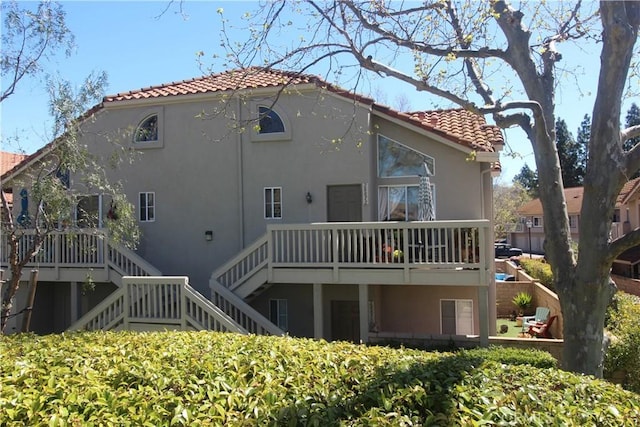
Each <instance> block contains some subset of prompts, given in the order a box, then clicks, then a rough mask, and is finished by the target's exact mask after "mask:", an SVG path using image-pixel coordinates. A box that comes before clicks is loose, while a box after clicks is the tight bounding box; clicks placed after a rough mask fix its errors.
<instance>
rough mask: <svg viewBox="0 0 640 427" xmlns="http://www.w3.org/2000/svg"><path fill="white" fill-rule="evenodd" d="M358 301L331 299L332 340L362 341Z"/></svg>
mask: <svg viewBox="0 0 640 427" xmlns="http://www.w3.org/2000/svg"><path fill="white" fill-rule="evenodd" d="M358 304H359V303H358V301H331V340H333V341H351V342H354V343H357V342H360V308H359V305H358Z"/></svg>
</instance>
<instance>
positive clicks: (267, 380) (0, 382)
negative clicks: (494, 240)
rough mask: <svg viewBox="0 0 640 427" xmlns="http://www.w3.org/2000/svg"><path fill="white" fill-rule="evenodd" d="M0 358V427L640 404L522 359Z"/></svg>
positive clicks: (452, 415) (38, 354) (632, 407)
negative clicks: (0, 426)
mask: <svg viewBox="0 0 640 427" xmlns="http://www.w3.org/2000/svg"><path fill="white" fill-rule="evenodd" d="M0 354H2V357H1V358H0V408H2V410H1V411H0V425H2V426H23V425H50V426H64V425H70V426H72V425H83V426H84V425H141V426H169V425H171V426H174V425H176V426H177V425H189V426H202V425H225V426H240V425H243V426H244V425H311V426H320V425H321V426H337V425H380V426H391V425H394V426H395V425H479V424H491V425H522V426H524V425H545V426H546V425H577V424H585V425H602V426H608V425H630V426H631V425H637V424H638V423H640V397H639V396H638V395H635V394H633V393H630V392H628V391H625V390H622V389H621V388H619V387H616V386H614V385H612V384H609V383H607V382H605V381H600V380H596V379H593V378H589V377H584V376H577V375H573V374H571V373H566V372H562V371H558V370H556V369H554V368H551V367H550V366H551V363H552V362H551V360H550V359H549V356H548V355H544V354H542V353H539V352H530V351H529V350H526V351H517V350H504V349H499V348H492V349H480V350H465V351H460V352H455V353H452V352H447V353H427V352H423V351H418V350H409V349H390V348H385V347H367V346H361V345H360V346H359V345H353V344H348V343H342V342H335V343H326V342H323V341H313V340H305V339H294V338H281V337H264V336H242V335H237V334H221V333H214V332H192V333H191V332H161V333H144V334H136V333H133V332H119V333H77V334H64V335H50V336H44V337H39V336H34V335H16V336H1V337H0ZM512 363H516V364H512ZM521 363H524V364H521Z"/></svg>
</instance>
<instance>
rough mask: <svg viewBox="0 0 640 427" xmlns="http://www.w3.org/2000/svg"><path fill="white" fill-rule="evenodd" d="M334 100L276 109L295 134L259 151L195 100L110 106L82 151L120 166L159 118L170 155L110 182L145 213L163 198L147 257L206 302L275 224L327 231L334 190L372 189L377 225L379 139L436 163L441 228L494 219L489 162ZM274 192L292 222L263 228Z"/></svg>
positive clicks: (144, 242)
mask: <svg viewBox="0 0 640 427" xmlns="http://www.w3.org/2000/svg"><path fill="white" fill-rule="evenodd" d="M325 95H326V96H323V97H319V96H317V93H316V92H308V93H285V94H282V95H281V97H280V99H279V100H278V102H277V104H276V108H275V110H276V111H277V112H278V113H279V114H280V115H281V116H283V117H284V118H285V119H286V120H285V121H286V122H287V123H288V124H289V125H290V129H291V134H290V138H287V139H285V140H279V141H255V140H254V139H255V138H254V137H253V134H254V131H253V130H252V126H253V124H246V128H245V132H237V131H234V130H232V129H230V126H229V120H228V119H227V118H225V116H224V115H223V116H215V117H214V116H212V117H210V118H207V119H202V118H199V117H198V115H199V114H201V113H202V112H203V111H205V112H211V111H214V110H215V109H216V108H218V107H219V102H218V101H217V100H215V99H213V98H209V99H203V98H190V99H189V101H190V102H171V103H168V102H167V100H166V99H163V100H160V101H161V102H164V105H161V104H157V105H154V104H153V103H149V102H137V103H135V102H134V103H129V104H127V103H123V104H121V105H119V106H118V107H117V108H114V107H111V106H109V105H107V107H106V110H105V111H102V112H101V113H100V114H99V115H98V117H97V120H95V121H94V122H90V123H87V124H86V125H85V128H86V131H87V132H85V135H86V136H85V138H84V139H83V142H86V143H88V144H89V146H90V149H91V151H93V152H100V153H101V154H102V155H103V156H105V157H107V156H111V155H112V153H113V152H115V151H118V150H119V149H121V147H124V148H131V147H132V144H131V142H130V141H131V131H132V129H133V128H135V126H136V125H137V124H138V123H139V121H140V120H142V119H144V118H145V117H147V115H148V114H151V113H157V114H159V116H160V122H159V126H160V135H161V141H160V144H159V145H161V147H159V148H148V149H141V150H138V151H137V152H136V154H135V155H134V159H133V163H131V164H130V163H128V162H122V163H121V164H120V166H119V167H118V169H116V170H113V171H111V172H110V173H111V178H112V179H114V180H115V179H117V180H121V181H122V182H123V185H124V188H125V191H126V193H127V196H128V198H129V200H130V201H132V202H133V203H134V204H135V205H136V207H137V203H138V194H139V192H146V191H150V192H155V197H156V219H155V221H154V222H150V223H140V228H141V231H142V233H143V236H142V239H141V242H140V245H139V249H138V253H139V254H140V255H141V256H142V257H143V258H145V259H146V260H148V261H149V262H150V263H151V264H153V265H154V266H156V267H157V268H158V269H159V270H160V271H162V273H163V274H165V275H187V276H189V278H190V283H191V284H192V286H194V287H195V288H196V289H198V290H199V291H200V292H203V293H204V294H205V295H208V280H209V276H210V274H211V272H212V271H213V270H215V268H216V267H218V266H220V265H221V264H222V263H224V262H225V261H227V260H228V259H229V258H230V257H232V256H233V255H235V254H236V253H237V252H238V251H239V250H240V249H241V248H243V247H245V246H247V245H248V244H250V243H251V242H253V241H254V240H255V239H257V238H258V237H260V236H262V235H263V234H264V232H265V230H266V226H267V225H268V224H270V223H309V222H323V221H326V219H327V200H326V199H327V197H326V193H327V187H328V186H330V185H344V184H352V185H353V184H355V185H362V186H363V192H364V193H366V194H365V198H366V200H365V201H364V202H365V204H364V205H363V209H362V211H363V213H362V216H363V218H362V219H363V220H364V221H372V220H373V221H375V220H377V185H378V181H377V178H376V173H377V171H376V162H377V159H376V156H377V151H376V141H377V138H376V133H375V132H369V130H370V129H376V130H378V131H379V132H380V133H382V134H384V135H385V136H388V137H390V138H393V139H396V140H398V141H399V142H402V143H403V144H406V145H408V146H410V147H412V148H414V149H417V150H419V151H421V152H424V153H425V154H428V155H430V156H432V157H434V158H435V160H436V176H435V177H434V178H433V182H434V183H435V184H436V199H437V202H436V204H437V219H478V218H483V217H486V216H485V215H483V213H482V210H481V209H482V185H483V184H482V183H481V180H479V179H478V174H479V173H480V169H481V165H480V164H479V163H474V162H469V161H467V156H466V155H465V153H463V152H462V151H460V150H459V149H455V148H452V147H449V146H447V145H444V144H443V143H441V142H435V141H433V140H430V139H429V138H427V137H425V136H424V135H422V134H418V133H416V132H412V131H410V130H407V129H406V128H404V127H402V126H400V125H398V124H395V123H391V122H389V121H387V120H383V119H381V118H380V117H375V118H374V119H371V120H372V122H371V123H370V122H369V120H370V115H369V110H368V107H367V106H360V105H356V104H354V103H353V102H352V101H348V100H345V99H343V98H341V97H337V96H335V95H331V94H325ZM261 96H262V95H261ZM261 96H257V97H254V98H253V99H252V100H249V101H248V102H238V100H236V99H231V101H229V103H228V104H227V109H228V111H227V117H228V116H230V115H233V116H235V117H239V118H240V119H241V120H244V119H247V118H250V117H252V114H253V113H252V109H255V108H256V106H257V105H259V104H263V105H264V104H267V105H268V103H270V102H271V100H270V99H265V98H263V97H261ZM371 117H373V116H371ZM107 130H108V135H106V134H105V133H106V131H107ZM116 130H119V131H118V132H116ZM118 135H119V136H118ZM413 181H416V183H417V178H414V179H413ZM272 186H273V187H282V199H283V200H282V212H283V218H282V219H265V218H264V206H263V205H264V201H263V192H264V187H272ZM307 192H309V193H311V194H312V196H313V203H311V204H308V203H307V201H306V200H305V195H306V194H307ZM207 230H211V231H212V232H213V236H214V237H213V241H211V242H208V241H205V238H204V235H205V231H207Z"/></svg>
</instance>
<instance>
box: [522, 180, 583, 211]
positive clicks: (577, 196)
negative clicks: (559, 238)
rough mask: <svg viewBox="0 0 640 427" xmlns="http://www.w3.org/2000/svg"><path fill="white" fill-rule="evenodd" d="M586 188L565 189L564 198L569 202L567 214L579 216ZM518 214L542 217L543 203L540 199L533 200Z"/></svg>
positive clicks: (523, 206)
mask: <svg viewBox="0 0 640 427" xmlns="http://www.w3.org/2000/svg"><path fill="white" fill-rule="evenodd" d="M583 193H584V187H572V188H565V189H564V198H565V200H566V201H567V212H568V213H569V215H578V214H579V213H580V210H581V209H582V195H583ZM518 213H519V214H520V215H523V216H532V215H535V216H539V215H542V203H541V202H540V199H534V200H531V201H529V202H527V203H525V204H524V205H522V206H521V207H520V208H519V209H518Z"/></svg>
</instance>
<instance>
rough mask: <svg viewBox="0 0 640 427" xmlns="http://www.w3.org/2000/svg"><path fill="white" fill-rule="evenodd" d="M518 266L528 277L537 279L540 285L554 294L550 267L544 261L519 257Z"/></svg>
mask: <svg viewBox="0 0 640 427" xmlns="http://www.w3.org/2000/svg"><path fill="white" fill-rule="evenodd" d="M520 266H521V267H522V269H523V270H524V271H525V272H526V273H527V274H528V275H529V276H531V277H533V278H534V279H537V280H538V281H539V282H540V283H541V284H543V285H544V286H546V287H547V288H548V289H550V290H552V291H554V292H555V286H554V284H553V272H552V271H551V265H549V264H547V263H546V262H544V260H541V259H536V258H533V259H528V258H522V257H521V258H520Z"/></svg>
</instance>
